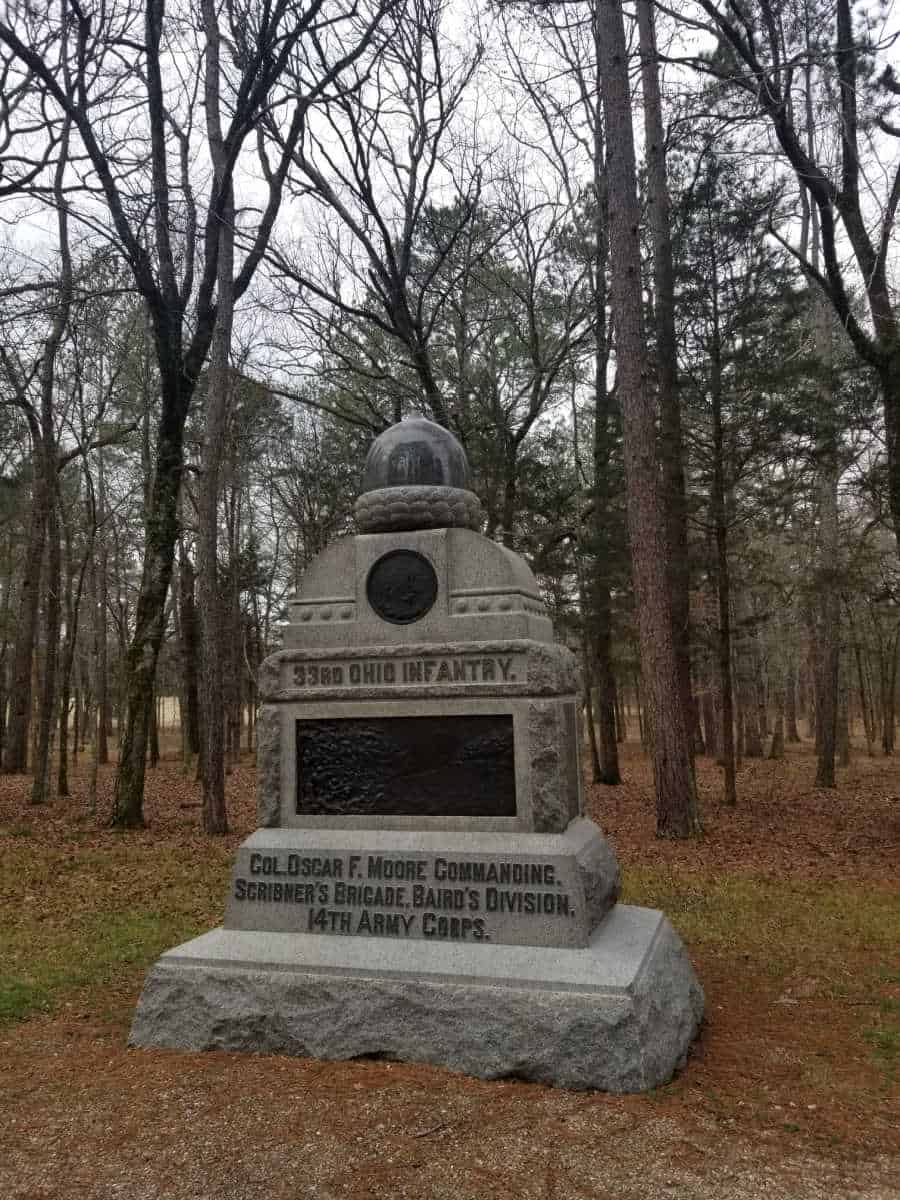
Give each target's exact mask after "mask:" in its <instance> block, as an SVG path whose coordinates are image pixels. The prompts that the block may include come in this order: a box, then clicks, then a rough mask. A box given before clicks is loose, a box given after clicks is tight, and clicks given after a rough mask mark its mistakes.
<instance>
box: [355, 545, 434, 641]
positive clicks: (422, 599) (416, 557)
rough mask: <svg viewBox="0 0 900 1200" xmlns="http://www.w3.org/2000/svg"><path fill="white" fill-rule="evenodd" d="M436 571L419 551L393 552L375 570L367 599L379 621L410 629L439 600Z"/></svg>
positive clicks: (368, 587) (376, 564) (379, 561)
mask: <svg viewBox="0 0 900 1200" xmlns="http://www.w3.org/2000/svg"><path fill="white" fill-rule="evenodd" d="M437 592H438V581H437V575H435V573H434V567H433V566H432V565H431V563H430V562H429V561H428V559H427V558H426V557H425V555H424V554H419V553H417V551H415V550H392V551H391V552H390V553H389V554H385V555H382V557H381V558H379V559H378V561H377V562H376V563H375V564H374V565H373V566H372V569H371V570H370V571H369V577H368V579H367V580H366V596H367V597H368V600H369V603H370V604H371V606H372V608H373V609H374V610H375V612H377V613H378V615H379V617H381V618H382V620H384V621H390V622H391V624H392V625H410V624H411V623H412V622H413V621H418V620H420V619H421V618H422V617H424V616H425V614H426V613H427V612H428V611H429V610H430V609H431V606H432V605H433V604H434V602H435V600H436V599H437Z"/></svg>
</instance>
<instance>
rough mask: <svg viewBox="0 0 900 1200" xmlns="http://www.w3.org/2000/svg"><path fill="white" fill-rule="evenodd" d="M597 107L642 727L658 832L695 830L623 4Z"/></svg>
mask: <svg viewBox="0 0 900 1200" xmlns="http://www.w3.org/2000/svg"><path fill="white" fill-rule="evenodd" d="M598 16H599V29H600V46H601V54H602V61H601V80H602V92H603V111H604V115H605V118H606V137H607V147H608V152H607V164H608V180H609V244H610V266H611V272H612V286H611V303H612V312H613V318H614V320H615V327H616V348H617V360H616V373H617V385H618V391H619V396H620V403H621V408H622V422H623V438H624V456H625V479H626V491H627V501H628V529H629V536H630V542H631V555H632V573H633V578H634V589H635V598H636V603H637V610H638V616H639V631H640V646H641V667H642V673H643V677H644V683H645V696H646V700H645V706H646V717H645V721H646V720H649V724H650V727H651V730H652V754H653V767H654V778H655V784H656V831H657V835H658V836H661V837H690V836H692V835H693V834H696V833H698V832H699V831H700V819H699V814H698V811H697V793H696V786H695V782H694V773H693V764H692V756H691V746H690V729H689V727H688V724H687V721H686V720H685V712H684V705H683V704H682V697H681V686H680V678H679V672H678V657H677V654H676V650H675V644H674V638H673V634H672V631H673V621H672V608H671V603H670V594H669V576H668V563H667V537H666V526H665V513H664V507H663V504H662V497H661V495H660V480H659V462H658V458H657V454H656V411H655V405H654V403H653V396H652V391H651V388H650V386H649V383H650V380H649V375H648V369H647V347H646V339H645V336H644V322H643V293H642V285H641V255H640V217H641V214H640V206H639V204H638V199H637V182H636V181H637V174H636V168H635V155H634V130H633V128H632V125H631V92H630V84H629V78H628V57H627V50H626V45H625V28H624V19H623V14H622V4H621V0H600V3H599V9H598Z"/></svg>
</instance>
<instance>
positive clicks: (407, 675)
mask: <svg viewBox="0 0 900 1200" xmlns="http://www.w3.org/2000/svg"><path fill="white" fill-rule="evenodd" d="M523 677H524V666H523V663H522V661H521V659H520V657H519V656H517V655H498V656H494V655H492V656H489V657H485V656H483V655H477V654H448V655H446V656H442V657H434V658H364V659H353V660H346V659H345V660H343V661H335V660H334V659H329V660H328V661H325V660H319V661H317V662H305V663H294V664H293V666H292V668H291V679H292V682H293V684H294V686H295V687H301V688H320V687H381V686H384V685H387V686H389V687H390V686H395V685H401V686H402V685H410V684H432V683H439V684H448V683H516V682H517V681H519V680H520V679H522V678H523Z"/></svg>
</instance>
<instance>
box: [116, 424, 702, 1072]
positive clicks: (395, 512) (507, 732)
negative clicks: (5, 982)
mask: <svg viewBox="0 0 900 1200" xmlns="http://www.w3.org/2000/svg"><path fill="white" fill-rule="evenodd" d="M479 518H480V505H479V501H478V499H477V497H476V496H475V495H474V494H473V493H472V492H471V491H470V490H469V470H468V464H467V462H466V458H465V454H464V452H463V450H462V448H461V446H460V444H459V443H458V442H457V441H456V439H455V438H454V437H453V436H452V435H451V434H450V433H448V432H447V431H446V430H445V429H443V428H441V427H440V426H437V425H434V424H433V423H432V422H430V421H427V420H425V419H423V418H413V419H409V420H404V421H402V422H400V423H399V424H397V425H394V426H392V427H391V428H389V429H388V430H386V431H385V432H384V433H383V434H382V435H381V436H380V437H379V438H378V439H377V440H376V441H375V443H374V444H373V446H372V449H371V450H370V452H369V456H368V458H367V460H366V466H365V472H364V477H363V487H362V494H361V495H360V497H359V500H358V501H357V504H356V520H357V525H358V528H359V530H360V532H359V533H358V534H356V535H355V536H351V537H346V538H342V539H340V540H338V541H336V542H335V543H333V544H332V545H331V546H330V547H329V548H328V549H326V550H325V551H324V552H323V553H322V554H321V555H320V556H319V557H318V558H317V559H316V560H315V561H314V562H313V563H312V565H311V566H310V567H309V569H308V570H307V571H306V573H305V575H304V577H303V580H302V583H301V587H300V591H299V594H298V596H297V598H296V600H295V601H293V603H292V606H291V616H290V621H289V624H288V626H287V628H286V630H285V637H284V648H283V649H282V650H280V651H279V652H278V653H276V654H273V655H272V656H271V657H270V658H268V659H267V660H266V662H265V663H264V664H263V667H262V671H261V684H260V687H261V693H262V699H263V703H262V706H261V710H260V716H259V723H258V809H259V828H258V830H257V831H256V832H255V833H254V834H252V835H251V836H250V837H249V838H247V840H246V841H245V842H244V843H243V845H242V846H241V847H240V849H239V851H238V854H237V860H236V864H235V868H234V874H233V878H232V882H231V887H230V891H229V896H228V901H227V905H226V911H225V920H224V925H223V927H222V928H219V929H215V930H213V931H212V932H210V933H206V934H203V935H201V936H200V937H197V938H194V939H193V940H192V941H189V942H187V943H185V944H184V945H182V946H178V947H176V948H175V949H173V950H170V951H168V952H167V953H166V954H164V955H163V956H162V957H161V958H160V959H159V961H158V962H157V963H156V964H155V966H154V967H153V968H152V970H151V971H150V973H149V975H148V977H147V980H146V982H145V985H144V989H143V992H142V994H141V998H140V1001H139V1003H138V1008H137V1012H136V1015H135V1018H134V1024H133V1027H132V1031H131V1043H132V1044H133V1045H137V1046H167V1047H177V1048H183V1049H189V1050H199V1049H207V1048H209V1049H213V1048H215V1049H227V1050H246V1051H255V1052H262V1053H284V1054H298V1055H310V1056H313V1057H319V1058H324V1059H347V1058H356V1057H362V1056H373V1055H374V1056H380V1057H387V1058H394V1059H400V1060H404V1061H412V1062H429V1063H435V1064H439V1065H442V1066H446V1067H450V1068H452V1069H454V1070H458V1071H464V1072H467V1073H469V1074H472V1075H478V1076H481V1077H483V1078H504V1077H511V1076H516V1077H521V1078H525V1079H532V1080H539V1081H543V1082H546V1083H553V1084H559V1085H562V1086H566V1087H574V1088H599V1089H604V1090H608V1091H617V1092H619V1091H640V1090H643V1089H646V1088H651V1087H655V1086H657V1085H659V1084H661V1083H664V1082H665V1081H666V1080H667V1079H669V1078H670V1077H671V1075H672V1073H673V1072H674V1071H675V1070H676V1069H677V1067H678V1066H679V1065H680V1064H681V1063H682V1062H683V1061H684V1059H685V1056H686V1054H687V1051H688V1047H689V1045H690V1043H691V1041H692V1039H693V1038H694V1036H695V1034H696V1032H697V1029H698V1026H699V1022H700V1019H701V1016H702V1011H703V995H702V991H701V988H700V986H699V984H698V982H697V979H696V977H695V975H694V972H693V970H692V968H691V965H690V962H689V961H688V958H687V955H686V953H685V950H684V947H683V946H682V944H681V942H680V940H679V938H678V936H677V935H676V934H675V932H674V931H673V929H672V927H671V926H670V924H669V922H668V921H667V920H666V918H665V916H664V915H663V914H662V913H660V912H657V911H654V910H650V909H642V908H635V907H631V906H627V905H623V904H619V903H617V901H618V895H619V869H618V865H617V863H616V859H615V856H614V854H613V852H612V850H611V848H610V847H609V845H608V843H607V842H606V840H605V839H604V837H603V836H602V834H601V832H600V830H599V828H598V827H597V826H596V825H595V824H594V823H593V822H592V821H590V820H588V819H587V818H586V817H585V816H584V804H583V794H582V782H581V771H580V767H579V717H578V708H577V700H576V672H575V662H574V658H573V656H572V654H571V653H570V651H569V650H567V649H566V648H565V647H563V646H561V645H559V644H558V643H556V642H555V641H554V640H553V631H552V626H551V623H550V620H549V619H548V617H547V614H546V611H545V608H544V604H543V602H542V600H541V597H540V595H539V593H538V589H537V585H536V582H535V579H534V576H533V575H532V573H531V571H530V569H529V568H528V566H527V565H526V563H525V562H524V561H523V560H522V559H521V558H520V557H519V556H518V555H517V554H514V553H513V552H512V551H511V550H509V549H507V548H506V547H504V546H501V545H498V544H497V543H496V542H493V541H490V540H489V539H488V538H486V537H483V536H482V535H481V534H480V533H478V532H477V530H478V525H479Z"/></svg>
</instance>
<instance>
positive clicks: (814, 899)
mask: <svg viewBox="0 0 900 1200" xmlns="http://www.w3.org/2000/svg"><path fill="white" fill-rule="evenodd" d="M622 898H623V900H625V901H626V902H627V903H629V904H643V905H648V906H649V907H651V908H661V909H662V910H663V911H664V912H665V913H666V915H667V916H668V917H669V918H670V920H671V921H672V923H673V925H675V927H676V928H677V929H678V931H679V933H680V934H681V936H682V937H683V938H684V940H685V942H686V943H687V944H688V946H689V947H694V948H697V949H702V950H704V951H710V952H713V953H718V954H723V955H725V956H727V957H733V958H735V959H744V960H745V961H746V960H748V959H749V960H750V961H751V962H752V963H754V965H755V966H757V967H759V968H760V969H762V970H764V971H765V972H766V973H767V974H769V975H770V976H772V978H773V979H775V980H779V979H782V978H784V977H785V976H787V975H791V974H794V973H797V972H802V973H805V974H807V975H810V976H815V977H816V978H818V979H819V980H820V981H821V983H822V985H823V987H824V988H825V989H826V990H831V991H832V992H833V993H834V994H835V995H836V996H845V995H848V994H854V995H858V991H859V989H858V984H860V983H863V982H864V985H865V990H866V991H869V990H870V989H871V988H872V987H874V986H875V985H876V984H877V983H878V982H879V981H881V980H883V979H884V972H885V969H886V963H889V962H890V961H891V959H892V958H893V955H894V953H895V951H896V947H897V945H898V944H900V903H898V899H897V894H896V892H895V891H892V890H891V889H889V888H883V889H882V888H877V887H873V886H872V884H870V883H867V884H864V885H863V884H859V885H853V884H847V883H837V884H836V883H832V882H827V883H818V882H809V881H805V880H804V881H797V882H792V881H790V880H784V881H773V880H771V879H767V878H760V877H758V876H753V875H736V874H734V875H732V874H729V875H717V876H714V877H708V876H701V875H699V874H694V873H688V872H673V871H671V870H669V869H666V868H656V867H639V868H630V869H629V870H627V871H626V872H625V888H624V895H623V897H622ZM863 961H865V963H866V967H865V969H864V972H863V974H864V976H865V979H864V981H863V979H861V978H860V976H859V964H860V963H861V962H863Z"/></svg>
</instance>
